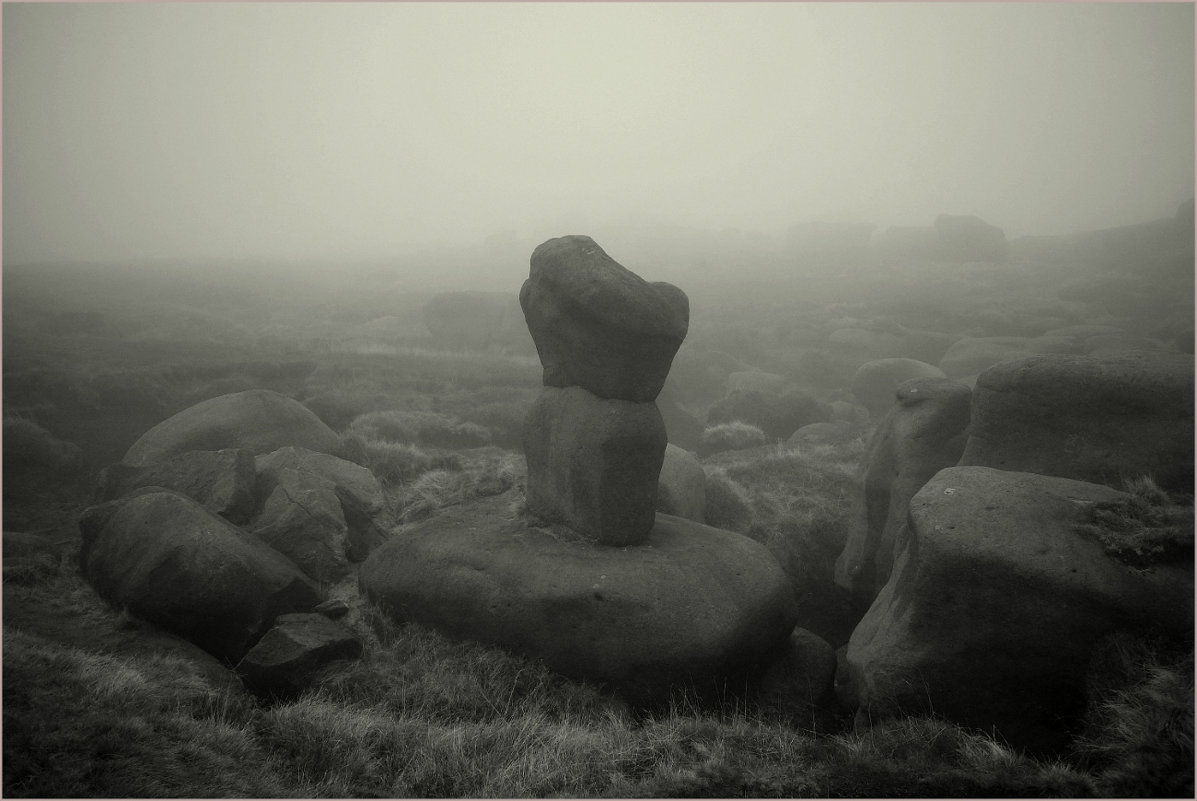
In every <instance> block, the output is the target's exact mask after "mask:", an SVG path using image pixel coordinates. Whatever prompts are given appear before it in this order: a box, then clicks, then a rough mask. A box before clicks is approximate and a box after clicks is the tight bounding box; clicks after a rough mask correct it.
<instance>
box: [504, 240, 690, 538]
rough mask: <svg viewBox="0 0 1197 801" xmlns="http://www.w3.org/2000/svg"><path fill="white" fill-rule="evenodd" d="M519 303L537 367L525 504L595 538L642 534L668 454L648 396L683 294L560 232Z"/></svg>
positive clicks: (681, 322) (679, 324)
mask: <svg viewBox="0 0 1197 801" xmlns="http://www.w3.org/2000/svg"><path fill="white" fill-rule="evenodd" d="M520 306H521V307H522V308H523V310H524V318H525V320H526V321H527V323H528V330H529V331H530V332H531V334H532V339H533V341H534V342H535V343H536V350H537V352H538V353H539V355H540V362H541V365H542V366H543V367H544V389H542V390H541V393H540V396H539V397H538V398H537V400H536V402H535V404H533V407H532V410H531V411H530V413H529V415H528V419H527V421H526V422H525V425H524V443H523V444H524V454H525V456H526V457H527V460H528V509H529V511H530V512H532V513H534V514H536V515H539V516H540V517H543V518H546V519H549V520H553V521H557V522H562V523H564V524H566V525H567V526H569V527H570V528H572V529H574V530H576V531H578V532H580V533H583V534H586V535H588V536H591V537H594V538H595V539H597V541H598V542H599V543H601V544H605V545H619V546H623V545H636V544H639V543H642V542H644V541H645V540H646V539H647V538H648V535H649V532H650V531H651V530H652V527H653V524H654V522H655V519H656V512H655V509H656V501H657V480H658V477H659V475H660V472H661V464H662V462H663V460H664V458H665V445H666V434H665V423H664V421H663V420H662V419H661V413H660V412H659V411H658V409H657V404H656V398H657V395H658V394H659V393H660V391H661V387H662V386H664V384H665V378H666V376H667V375H668V374H669V367H670V365H671V364H672V363H673V357H674V355H675V354H676V353H677V350H678V348H679V347H680V346H681V344H682V340H684V339H685V337H686V331H687V329H688V327H689V323H690V303H689V300H688V299H687V298H686V294H685V293H684V292H682V291H681V290H680V289H678V288H677V287H675V286H673V285H672V284H666V283H649V282H647V281H645V280H644V279H642V278H640V276H638V275H636V274H635V273H633V272H631V271H630V270H628V269H626V268H625V267H623V266H622V265H620V264H619V263H617V262H616V261H614V260H613V259H612V258H611V257H610V256H608V255H607V254H606V253H605V252H603V249H602V248H600V247H599V246H598V245H597V244H596V243H595V242H594V240H593V239H591V238H590V237H587V236H566V237H560V238H558V239H550V240H549V241H547V242H545V243H544V244H542V245H541V246H540V247H538V248H536V250H535V251H533V253H532V262H531V272H530V275H529V277H528V280H527V281H525V282H524V285H523V287H522V288H521V289H520Z"/></svg>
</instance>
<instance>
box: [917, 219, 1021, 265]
mask: <svg viewBox="0 0 1197 801" xmlns="http://www.w3.org/2000/svg"><path fill="white" fill-rule="evenodd" d="M935 231H936V233H937V234H939V245H940V248H941V249H942V252H943V254H944V255H945V256H946V257H948V258H951V259H954V260H958V261H1005V260H1006V258H1007V256H1008V255H1009V250H1010V246H1009V243H1008V242H1006V234H1005V232H1004V231H1002V229H1001V228H998V227H997V226H995V225H990V224H989V223H987V222H985V221H984V220H982V219H981V218H980V217H974V216H971V215H953V214H941V215H939V216H938V217H936V218H935Z"/></svg>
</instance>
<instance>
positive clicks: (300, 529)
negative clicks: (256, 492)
mask: <svg viewBox="0 0 1197 801" xmlns="http://www.w3.org/2000/svg"><path fill="white" fill-rule="evenodd" d="M273 479H274V480H273V484H272V487H271V489H270V494H269V495H268V496H267V498H266V503H265V504H264V505H263V506H262V513H261V514H260V515H258V517H257V519H256V520H255V521H254V523H253V525H252V527H251V531H253V533H254V534H255V535H256V536H258V537H261V538H262V541H263V542H265V543H267V544H268V545H270V547H272V548H274V549H275V550H276V551H278V552H279V553H281V554H283V555H284V556H286V557H287V558H288V559H290V560H291V561H292V562H294V563H295V564H296V565H297V566H298V567H299V569H300V570H302V571H303V572H304V573H306V574H307V575H308V576H310V577H312V578H313V579H315V580H316V581H323V582H330V583H331V582H335V581H337V580H339V579H342V578H344V577H345V575H346V574H347V573H348V572H349V558H348V556H347V552H348V550H349V527H348V526H347V525H346V524H345V516H344V515H343V514H342V513H341V502H340V500H339V499H338V498H337V494H336V492H335V491H334V489H333V487H332V485H331V484H329V482H327V481H324V480H322V479H321V478H319V477H318V476H314V475H312V474H311V473H301V472H300V471H298V470H296V469H295V468H291V467H284V468H281V469H279V470H278V471H277V472H276V473H275V475H274V477H273Z"/></svg>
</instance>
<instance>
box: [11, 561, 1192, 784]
mask: <svg viewBox="0 0 1197 801" xmlns="http://www.w3.org/2000/svg"><path fill="white" fill-rule="evenodd" d="M69 581H76V582H77V581H78V580H77V579H76V578H73V577H69V576H65V575H64V576H63V577H62V578H61V582H69ZM61 590H62V586H56V587H54V588H53V589H52V590H50V591H53V592H60V591H61ZM334 594H339V595H342V596H344V597H346V598H347V599H348V600H349V601H350V603H351V611H350V615H349V616H348V617H347V618H346V621H347V622H348V623H349V625H351V626H352V627H353V628H354V629H355V630H356V631H357V633H358V634H359V636H361V637H362V639H363V642H364V645H365V649H364V655H363V657H362V659H360V660H358V661H356V662H353V663H350V664H347V665H342V666H340V667H339V668H338V669H335V670H331V671H329V672H327V673H326V674H325V676H324V678H323V680H322V681H321V682H320V683H319V684H318V685H317V686H316V687H314V688H313V689H311V690H309V691H307V692H306V693H304V694H303V695H302V696H300V697H299V698H298V699H297V700H294V701H291V702H287V703H279V704H275V705H266V704H261V703H259V702H257V701H255V700H253V699H252V698H250V697H249V696H248V695H246V694H244V693H243V692H240V691H237V690H234V689H229V688H218V687H215V686H213V685H212V684H211V682H210V681H208V680H207V679H206V678H205V677H204V676H202V675H201V674H200V673H199V672H198V671H197V670H196V668H195V665H194V664H193V663H191V662H189V661H188V660H186V659H182V658H180V657H177V656H171V655H161V656H150V657H140V658H131V657H124V656H119V655H115V654H111V653H105V652H102V651H95V650H87V649H84V648H79V647H76V646H72V645H66V644H62V643H55V642H51V641H49V640H46V639H43V638H41V637H37V636H35V635H33V634H29V633H26V632H24V631H22V630H21V629H19V628H17V629H13V628H10V627H5V630H4V657H5V675H4V723H5V737H4V752H5V753H4V756H5V762H4V792H5V795H8V796H16V797H31V796H39V797H48V796H53V797H96V796H124V797H194V796H209V797H293V798H305V797H306V798H315V797H339V798H361V797H380V796H381V797H440V798H446V797H450V798H451V797H492V798H496V797H523V798H535V797H708V796H712V797H800V796H812V795H820V796H830V797H870V796H871V797H887V796H893V797H900V796H922V797H927V796H956V797H964V796H969V795H997V796H1003V795H1005V796H1015V795H1025V796H1038V797H1052V796H1076V795H1092V794H1094V792H1095V788H1097V785H1095V784H1094V782H1093V779H1092V777H1091V776H1089V775H1088V774H1086V773H1084V772H1081V771H1079V770H1077V769H1075V768H1072V767H1069V766H1067V765H1065V764H1063V763H1058V762H1043V761H1037V760H1034V759H1030V758H1027V757H1024V756H1021V755H1019V754H1017V753H1015V752H1013V751H1011V750H1010V749H1007V748H1005V747H1003V746H1001V745H999V744H998V743H996V742H994V741H993V740H992V739H990V738H988V737H985V736H984V735H981V734H976V733H971V732H967V731H964V730H962V729H960V728H958V727H956V726H953V725H952V724H949V723H945V722H942V721H936V720H932V719H927V718H913V719H907V720H901V721H891V722H888V723H885V724H879V725H878V726H876V727H874V728H872V729H870V730H868V731H864V732H861V733H850V732H848V733H841V734H835V735H831V736H818V737H817V736H815V735H813V734H812V733H810V732H807V731H803V730H800V729H796V728H794V727H792V726H791V725H789V724H788V722H786V721H785V720H784V719H783V718H782V717H781V716H778V715H776V714H774V713H772V712H768V711H764V710H762V709H757V708H755V707H753V706H752V705H751V703H750V702H747V701H743V700H735V699H725V701H724V702H722V703H716V704H714V705H709V704H703V703H700V702H698V701H697V700H694V699H693V698H691V697H690V696H685V695H681V696H677V697H675V698H674V700H673V702H672V703H670V704H669V705H667V706H666V707H663V708H660V709H656V710H653V711H644V710H636V709H633V708H631V707H629V706H628V705H627V704H625V703H624V702H622V701H620V700H619V699H617V698H614V697H612V696H610V695H608V694H606V693H604V692H603V691H601V690H600V689H599V688H597V687H595V686H593V685H590V684H587V683H581V682H574V681H570V680H568V679H565V678H563V677H561V676H559V675H557V674H554V673H552V672H551V671H549V670H548V669H547V668H545V667H544V666H543V665H542V664H540V663H539V662H536V661H534V660H530V659H526V658H523V657H519V656H516V655H513V654H509V653H507V652H504V651H501V650H497V649H493V648H488V647H486V646H482V645H479V644H475V643H468V642H454V641H451V640H449V639H446V638H445V637H443V636H441V635H439V634H437V633H435V632H433V631H431V630H428V629H425V628H423V627H421V626H417V625H415V624H400V623H397V622H395V621H393V620H392V619H391V618H390V617H388V616H387V615H386V614H384V613H383V612H381V611H380V610H378V609H377V608H375V607H373V606H372V605H370V604H369V603H367V602H365V601H364V600H362V599H361V598H360V597H358V596H357V595H356V593H355V589H354V585H353V581H352V579H350V580H347V581H346V582H343V583H342V584H341V585H338V586H337V587H336V588H334ZM87 598H88V596H87V594H86V592H85V591H81V592H80V593H77V594H76V595H75V596H74V601H73V603H75V604H76V605H79V604H83V603H85V602H86V599H87ZM92 599H93V602H94V603H95V604H96V607H95V608H94V609H92V610H91V611H90V612H89V614H92V615H93V616H95V617H97V618H104V617H107V618H108V620H107V625H119V620H118V618H119V615H117V613H115V612H111V611H107V610H105V609H103V608H102V607H99V606H98V603H99V602H98V601H96V600H94V596H92ZM1190 692H1191V690H1190Z"/></svg>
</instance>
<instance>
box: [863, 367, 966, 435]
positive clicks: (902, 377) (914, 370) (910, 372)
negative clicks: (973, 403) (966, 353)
mask: <svg viewBox="0 0 1197 801" xmlns="http://www.w3.org/2000/svg"><path fill="white" fill-rule="evenodd" d="M946 377H947V376H945V375H944V372H943V370H940V369H939V368H938V367H936V366H935V365H933V364H927V363H926V362H920V361H918V360H916V359H902V358H894V359H875V360H874V361H871V362H865V363H864V364H862V365H861V366H860V367H858V368H857V369H856V375H854V376H853V377H852V395H853V397H855V398H856V401H857V402H858V403H859V404H860V405H861V406H863V407H865V408H866V409H868V410H869V417H870V418H871V419H873V420H880V419H881V418H882V417H884V416H885V414H886V413H887V412H888V411H889V410H890V409H891V408H893V406H894V405H895V404H896V403H897V400H896V399H895V396H894V392H895V390H897V388H898V384H901V383H902V382H903V381H906V380H907V379H911V378H946Z"/></svg>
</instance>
